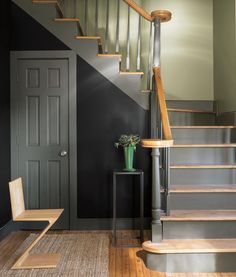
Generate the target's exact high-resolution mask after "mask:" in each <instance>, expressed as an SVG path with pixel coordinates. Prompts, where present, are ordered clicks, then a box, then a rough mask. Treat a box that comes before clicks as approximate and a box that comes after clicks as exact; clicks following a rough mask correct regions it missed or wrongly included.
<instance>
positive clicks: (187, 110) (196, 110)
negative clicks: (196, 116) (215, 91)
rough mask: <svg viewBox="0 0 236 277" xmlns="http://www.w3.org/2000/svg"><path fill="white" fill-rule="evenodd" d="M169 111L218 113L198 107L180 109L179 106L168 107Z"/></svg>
mask: <svg viewBox="0 0 236 277" xmlns="http://www.w3.org/2000/svg"><path fill="white" fill-rule="evenodd" d="M167 111H168V112H183V113H206V114H216V112H213V111H206V110H198V109H179V108H168V109H167Z"/></svg>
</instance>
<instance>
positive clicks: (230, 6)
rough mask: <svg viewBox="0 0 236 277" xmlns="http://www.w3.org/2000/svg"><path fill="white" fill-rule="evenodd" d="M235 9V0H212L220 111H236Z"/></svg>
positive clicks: (215, 66) (216, 80) (217, 91)
mask: <svg viewBox="0 0 236 277" xmlns="http://www.w3.org/2000/svg"><path fill="white" fill-rule="evenodd" d="M235 11H236V1H235V0H225V1H222V0H214V88H215V100H217V102H218V104H219V110H220V112H228V111H236V35H235V34H236V17H235Z"/></svg>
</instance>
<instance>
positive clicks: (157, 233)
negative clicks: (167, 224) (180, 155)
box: [142, 10, 173, 243]
mask: <svg viewBox="0 0 236 277" xmlns="http://www.w3.org/2000/svg"><path fill="white" fill-rule="evenodd" d="M151 17H152V20H153V24H154V45H153V68H154V69H157V68H158V69H160V66H161V23H162V22H167V21H169V20H170V19H171V12H169V11H163V10H158V11H154V12H152V13H151ZM154 71H155V70H154ZM155 84H157V82H153V86H154V87H153V91H155V92H156V97H157V98H158V96H159V95H158V87H155ZM159 89H160V90H161V89H162V88H161V87H160V88H159ZM151 101H155V103H154V102H152V103H151V107H155V106H156V105H157V99H156V98H155V97H151ZM163 101H164V102H165V99H164V98H162V102H163ZM162 105H163V104H162ZM162 109H163V107H162ZM164 109H166V104H165V103H164ZM158 110H159V109H158V108H155V110H154V111H151V115H152V117H151V118H152V120H153V121H154V122H152V123H151V127H152V138H151V139H144V140H142V146H143V147H145V148H151V149H152V153H151V156H152V227H151V228H152V242H153V243H155V242H160V241H161V240H162V222H161V212H162V209H161V182H160V179H161V178H160V149H161V148H165V149H164V150H165V151H167V152H168V150H167V149H168V148H169V147H170V146H171V145H173V140H172V139H171V137H170V138H166V137H164V138H163V139H162V138H161V137H159V138H157V135H158V134H157V133H159V134H160V133H161V132H160V130H158V132H156V127H157V126H156V125H157V116H158ZM162 120H163V119H162ZM154 125H155V126H154ZM166 158H167V157H166ZM166 180H167V181H168V178H166Z"/></svg>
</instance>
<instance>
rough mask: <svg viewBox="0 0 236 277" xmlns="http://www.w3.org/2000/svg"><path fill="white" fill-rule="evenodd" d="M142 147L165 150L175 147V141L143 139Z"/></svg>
mask: <svg viewBox="0 0 236 277" xmlns="http://www.w3.org/2000/svg"><path fill="white" fill-rule="evenodd" d="M141 145H142V147H144V148H165V147H171V146H172V145H173V140H162V139H142V140H141Z"/></svg>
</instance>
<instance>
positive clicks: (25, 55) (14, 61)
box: [11, 50, 77, 229]
mask: <svg viewBox="0 0 236 277" xmlns="http://www.w3.org/2000/svg"><path fill="white" fill-rule="evenodd" d="M76 58H77V57H76V54H75V53H74V52H73V51H70V50H63V51H11V179H12V180H13V179H15V178H17V177H19V176H18V172H19V171H18V158H19V155H18V131H19V130H18V129H19V125H18V104H17V102H18V101H17V93H16V92H17V82H16V81H17V80H18V60H22V59H23V60H24V59H67V60H68V65H69V66H68V69H69V107H68V108H69V113H68V114H69V122H68V123H69V142H68V143H69V172H68V176H69V201H70V205H69V207H70V208H69V209H70V210H69V214H70V224H69V225H70V229H75V228H76V221H77V104H76V87H77V80H76V65H77V62H76Z"/></svg>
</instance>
